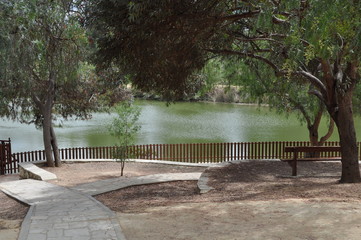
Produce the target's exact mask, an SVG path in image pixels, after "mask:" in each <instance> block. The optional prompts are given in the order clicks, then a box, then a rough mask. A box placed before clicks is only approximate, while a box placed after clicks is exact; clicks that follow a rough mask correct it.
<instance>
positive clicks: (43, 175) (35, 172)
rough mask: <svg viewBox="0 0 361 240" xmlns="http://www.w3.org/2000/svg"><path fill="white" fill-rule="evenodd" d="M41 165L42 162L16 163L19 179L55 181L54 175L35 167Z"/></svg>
mask: <svg viewBox="0 0 361 240" xmlns="http://www.w3.org/2000/svg"><path fill="white" fill-rule="evenodd" d="M41 163H44V161H39V162H22V163H18V165H19V175H20V179H27V178H30V179H35V180H41V181H47V180H54V179H57V177H56V175H55V174H54V173H51V172H48V171H46V170H44V169H42V168H39V167H38V166H36V164H41Z"/></svg>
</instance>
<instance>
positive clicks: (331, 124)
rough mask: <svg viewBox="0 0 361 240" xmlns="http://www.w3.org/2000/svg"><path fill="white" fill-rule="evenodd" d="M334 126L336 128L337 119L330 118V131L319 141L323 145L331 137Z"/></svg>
mask: <svg viewBox="0 0 361 240" xmlns="http://www.w3.org/2000/svg"><path fill="white" fill-rule="evenodd" d="M334 128H335V121H334V120H333V119H332V118H330V124H329V125H328V131H327V133H326V135H325V136H323V137H322V138H321V139H320V141H319V143H320V144H321V145H323V144H324V143H325V142H326V141H327V140H328V139H329V138H330V137H331V135H332V133H333V130H334Z"/></svg>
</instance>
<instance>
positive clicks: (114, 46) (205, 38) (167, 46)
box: [88, 0, 226, 99]
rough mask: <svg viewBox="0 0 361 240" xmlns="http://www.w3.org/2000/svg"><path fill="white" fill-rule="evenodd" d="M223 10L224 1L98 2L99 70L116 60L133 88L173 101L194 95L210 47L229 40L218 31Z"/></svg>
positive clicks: (94, 13) (93, 22)
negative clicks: (186, 95) (196, 73)
mask: <svg viewBox="0 0 361 240" xmlns="http://www.w3.org/2000/svg"><path fill="white" fill-rule="evenodd" d="M223 8H224V3H223V2H222V1H219V2H218V3H217V2H215V1H192V0H186V1H185V0H176V1H164V0H154V1H109V0H95V1H92V2H91V3H90V6H89V8H88V12H89V13H90V14H89V16H88V23H89V26H90V28H91V29H92V31H93V32H94V36H95V38H96V40H97V46H98V52H97V55H96V56H97V58H96V59H97V61H96V62H97V65H98V68H99V69H102V68H106V67H107V66H109V65H110V64H111V63H112V62H115V63H116V64H117V65H118V66H120V68H121V70H122V71H123V72H125V73H126V74H128V75H129V76H130V78H131V80H132V82H133V86H135V87H138V88H140V89H142V90H144V91H147V92H149V91H150V90H154V91H156V92H157V93H158V94H160V95H163V96H164V97H165V98H168V99H177V98H179V97H182V96H183V95H184V93H185V92H186V93H191V92H192V91H194V90H195V89H197V87H198V85H199V82H195V81H194V80H199V78H198V77H197V76H194V73H195V72H197V71H199V70H201V69H202V68H203V66H204V64H205V62H206V61H207V59H208V56H209V54H208V53H207V52H205V51H204V49H205V48H208V47H210V46H217V45H221V44H223V42H224V41H226V40H225V38H224V36H223V35H216V34H215V33H216V32H218V31H219V28H220V27H221V25H220V24H221V22H218V21H217V19H216V18H215V17H214V16H218V14H220V13H221V12H222V11H221V9H223ZM104 26H106V27H104ZM213 36H217V37H213Z"/></svg>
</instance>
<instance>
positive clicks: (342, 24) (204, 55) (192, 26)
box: [89, 0, 361, 182]
mask: <svg viewBox="0 0 361 240" xmlns="http://www.w3.org/2000/svg"><path fill="white" fill-rule="evenodd" d="M325 6H327V8H325ZM89 12H90V14H89V16H91V17H92V18H93V20H94V21H93V22H92V24H93V25H92V26H93V27H94V28H96V29H97V30H98V31H100V32H102V33H103V34H102V36H103V37H101V38H100V39H98V40H97V41H98V44H99V45H98V47H99V50H98V60H99V62H101V63H104V64H106V65H107V64H109V63H110V62H116V63H117V64H118V65H119V66H121V67H123V68H124V69H126V70H127V71H128V72H129V73H130V74H131V75H132V79H133V81H134V82H135V84H136V86H138V87H141V88H143V89H145V90H148V89H158V90H159V92H161V93H170V94H168V95H169V96H173V95H175V94H179V93H181V92H183V91H187V84H188V80H189V76H190V75H191V74H192V73H193V72H194V71H195V70H197V69H200V68H201V67H203V66H204V64H205V62H207V60H208V59H209V58H210V57H211V56H212V55H223V56H233V57H237V58H246V59H255V60H259V61H262V62H264V63H266V64H267V65H268V66H269V67H270V68H272V70H273V71H274V72H275V75H276V76H278V77H281V78H280V81H281V80H282V79H288V80H292V81H295V80H296V81H298V82H300V81H301V82H308V83H309V84H311V85H312V88H311V89H310V90H309V93H310V94H312V95H315V96H316V97H318V98H319V100H320V101H321V102H322V103H323V104H324V105H325V107H326V109H327V111H328V113H329V114H330V116H331V118H332V119H333V120H334V122H335V124H336V126H337V128H338V132H339V136H340V144H341V149H342V150H341V153H342V176H341V180H340V181H341V182H360V181H361V177H360V171H359V165H358V156H357V146H356V134H355V128H354V122H353V115H352V111H353V109H352V95H353V92H354V89H355V86H356V83H357V81H358V79H359V71H358V69H359V61H360V56H361V54H360V53H361V48H360V41H358V39H359V37H360V33H361V27H360V24H359V21H358V20H359V19H360V18H361V3H360V1H358V0H347V1H340V0H330V1H329V0H328V1H326V0H309V1H307V0H290V1H260V0H259V1H253V0H246V1H233V0H232V1H231V0H223V1H215V0H207V1H192V0H184V1H180V0H178V1H177V0H176V1H162V0H155V1H111V0H96V1H94V2H93V1H92V4H91V6H90V8H89ZM101 26H107V27H106V28H104V27H102V28H101ZM100 66H101V64H100ZM296 76H297V78H295V77H296Z"/></svg>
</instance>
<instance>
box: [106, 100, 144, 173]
mask: <svg viewBox="0 0 361 240" xmlns="http://www.w3.org/2000/svg"><path fill="white" fill-rule="evenodd" d="M115 111H116V114H117V116H116V117H115V118H114V119H113V121H112V124H111V125H110V126H109V132H110V134H111V135H112V136H114V137H115V138H116V140H117V143H116V150H115V151H114V156H113V157H114V158H115V159H117V160H118V161H120V163H121V176H123V170H124V167H125V162H126V160H127V159H129V158H130V157H132V156H133V155H134V153H132V152H130V151H129V146H131V145H134V144H135V142H136V136H137V133H138V132H139V130H140V125H138V123H137V121H138V119H139V116H140V109H139V108H138V107H136V106H134V105H133V104H132V102H131V101H124V102H122V103H120V104H119V105H118V106H117V107H116V108H115Z"/></svg>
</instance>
